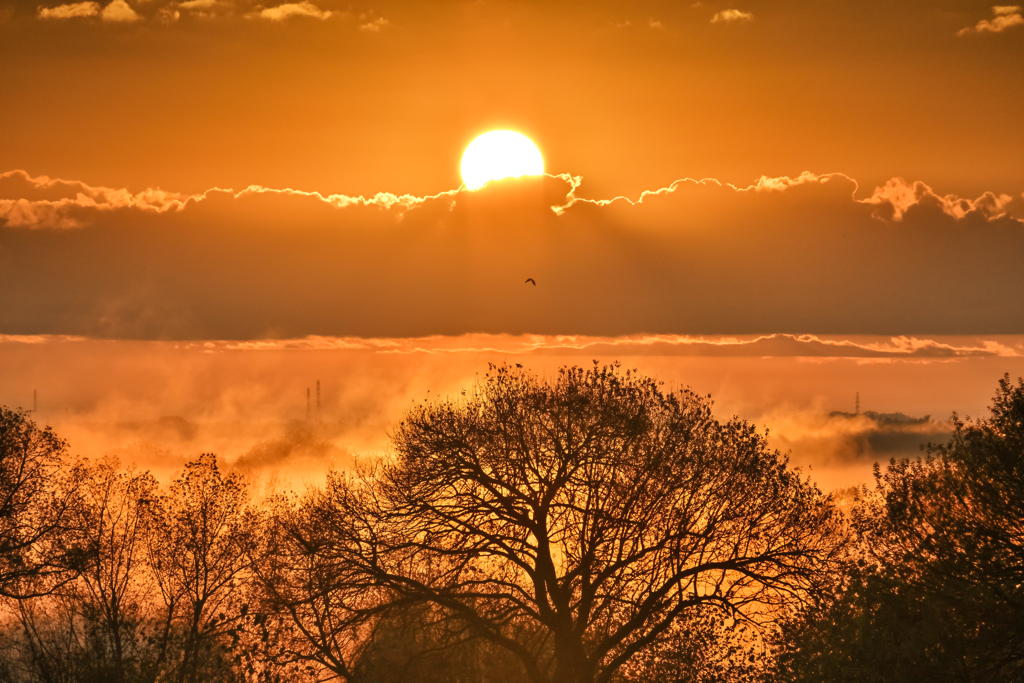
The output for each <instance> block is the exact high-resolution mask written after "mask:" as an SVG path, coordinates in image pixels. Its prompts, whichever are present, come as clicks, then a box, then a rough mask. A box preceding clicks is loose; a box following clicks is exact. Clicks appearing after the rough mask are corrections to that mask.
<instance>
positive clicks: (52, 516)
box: [0, 407, 82, 597]
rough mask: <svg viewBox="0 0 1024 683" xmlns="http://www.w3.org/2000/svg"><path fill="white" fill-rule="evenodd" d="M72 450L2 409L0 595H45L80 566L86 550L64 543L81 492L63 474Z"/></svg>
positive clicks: (21, 416) (22, 414)
mask: <svg viewBox="0 0 1024 683" xmlns="http://www.w3.org/2000/svg"><path fill="white" fill-rule="evenodd" d="M67 450H68V446H67V442H65V441H64V440H63V439H61V438H59V437H58V436H57V435H56V434H54V433H53V430H51V429H50V428H49V427H47V428H45V429H40V428H39V427H37V426H36V424H35V422H33V421H32V420H31V419H30V418H29V417H28V415H27V414H26V413H25V412H24V411H17V410H10V409H8V408H4V407H0V596H6V597H31V596H33V595H40V594H46V593H48V592H50V591H52V590H53V589H54V588H55V587H56V586H58V585H60V584H61V583H62V582H65V581H68V580H70V579H71V578H73V577H74V575H75V573H76V570H77V569H78V568H79V566H80V561H81V559H82V549H81V548H79V547H77V546H75V545H73V544H70V545H69V544H68V543H67V542H66V541H67V539H66V538H64V539H62V535H63V532H64V531H65V530H66V525H67V521H68V511H69V509H70V508H71V506H72V505H73V503H74V502H75V499H76V498H75V491H76V489H77V481H76V480H75V478H74V476H70V475H69V476H65V475H63V474H62V473H61V470H60V467H61V463H62V459H63V458H64V457H66V455H67ZM62 541H64V542H62Z"/></svg>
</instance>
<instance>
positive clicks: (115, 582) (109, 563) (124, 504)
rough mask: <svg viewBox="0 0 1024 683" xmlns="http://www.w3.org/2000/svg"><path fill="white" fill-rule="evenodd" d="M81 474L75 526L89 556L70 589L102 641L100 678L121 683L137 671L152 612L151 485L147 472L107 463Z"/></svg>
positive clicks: (153, 486)
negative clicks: (149, 563) (105, 665)
mask: <svg viewBox="0 0 1024 683" xmlns="http://www.w3.org/2000/svg"><path fill="white" fill-rule="evenodd" d="M82 469H83V471H84V473H85V476H84V478H83V484H82V487H81V491H80V494H79V497H80V500H81V504H80V505H78V506H77V511H78V518H79V523H78V524H76V526H77V527H79V528H80V529H81V533H82V534H83V535H84V536H85V539H86V545H87V546H88V547H89V548H90V549H91V552H90V554H89V558H88V560H87V562H86V564H85V567H84V569H83V571H82V573H81V575H80V576H79V578H78V580H77V581H76V582H75V583H74V584H73V589H74V592H75V597H76V601H77V602H78V603H79V604H80V605H82V607H83V609H84V610H85V611H86V613H87V616H88V617H89V618H90V619H91V621H92V622H93V623H94V624H96V630H97V631H98V633H97V635H98V636H99V638H100V639H101V640H102V647H103V649H104V650H105V652H104V655H105V658H106V659H107V660H108V661H109V665H108V668H107V673H106V676H105V677H106V678H107V679H108V680H111V681H112V683H122V682H123V681H125V680H127V678H128V673H129V671H131V670H134V669H138V668H141V667H142V666H143V660H144V657H143V656H142V654H143V653H141V652H140V651H139V649H140V647H141V646H142V644H143V641H144V635H145V630H146V626H147V622H148V621H149V620H150V619H151V617H152V609H153V608H154V607H156V606H157V605H156V603H155V601H154V600H153V599H152V596H151V595H150V590H151V588H152V583H151V580H150V579H151V577H150V576H149V574H148V571H147V569H148V567H147V563H146V556H145V549H146V521H147V515H146V512H147V510H148V504H149V503H150V501H151V500H152V499H153V498H154V496H156V489H157V482H156V480H155V479H154V478H153V476H152V475H151V474H150V473H149V472H137V471H136V470H135V469H134V468H128V469H121V468H120V463H118V462H117V460H116V459H113V458H108V459H104V460H101V461H100V462H98V463H95V464H92V465H89V464H83V465H82Z"/></svg>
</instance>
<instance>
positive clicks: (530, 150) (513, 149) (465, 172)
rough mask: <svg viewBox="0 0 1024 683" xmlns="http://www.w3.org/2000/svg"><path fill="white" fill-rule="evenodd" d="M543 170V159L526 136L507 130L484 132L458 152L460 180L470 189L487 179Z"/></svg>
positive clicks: (531, 173)
mask: <svg viewBox="0 0 1024 683" xmlns="http://www.w3.org/2000/svg"><path fill="white" fill-rule="evenodd" d="M542 173H544V160H543V159H542V158H541V156H540V150H539V149H537V145H535V144H533V142H531V141H530V138H528V137H526V136H525V135H522V134H520V133H516V132H515V131H511V130H495V131H491V132H490V133H484V134H483V135H481V136H480V137H478V138H477V139H476V140H473V142H471V143H470V145H469V147H467V148H466V153H465V154H463V155H462V182H464V183H466V187H467V188H469V189H470V190H476V189H479V188H481V187H483V186H484V183H486V182H488V181H490V180H500V179H502V178H518V177H519V176H524V175H541V174H542Z"/></svg>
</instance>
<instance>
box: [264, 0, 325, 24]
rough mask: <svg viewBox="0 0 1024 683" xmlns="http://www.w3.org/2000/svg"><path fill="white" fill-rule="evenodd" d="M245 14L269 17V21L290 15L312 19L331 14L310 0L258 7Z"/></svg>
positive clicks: (288, 17)
mask: <svg viewBox="0 0 1024 683" xmlns="http://www.w3.org/2000/svg"><path fill="white" fill-rule="evenodd" d="M247 16H250V17H259V18H260V19H269V20H270V21H284V20H286V19H290V18H292V17H311V18H313V19H321V20H323V19H327V18H329V17H330V16H331V12H330V11H328V10H322V9H320V8H319V7H317V6H316V5H314V4H313V3H312V2H308V0H303V2H288V3H284V4H282V5H277V6H276V7H268V8H265V9H259V10H257V11H256V12H253V13H251V14H249V15H247Z"/></svg>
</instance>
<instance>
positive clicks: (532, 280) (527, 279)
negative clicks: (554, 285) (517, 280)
mask: <svg viewBox="0 0 1024 683" xmlns="http://www.w3.org/2000/svg"><path fill="white" fill-rule="evenodd" d="M526 282H529V283H530V284H531V285H533V286H534V287H536V286H537V283H536V282H535V281H534V279H533V278H532V277H528V278H526ZM526 282H524V283H523V284H524V285H525V284H526Z"/></svg>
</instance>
